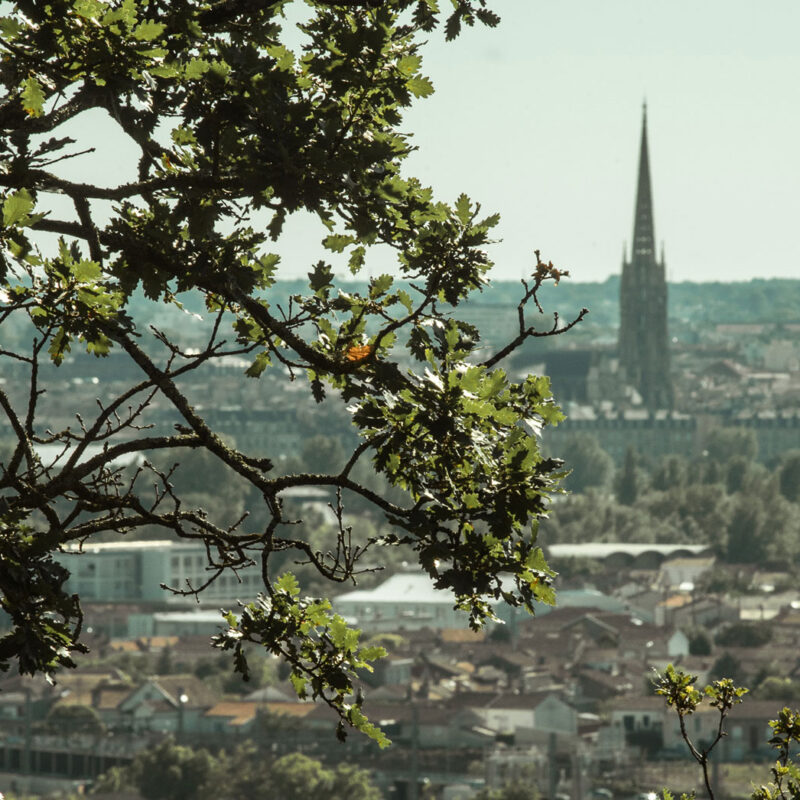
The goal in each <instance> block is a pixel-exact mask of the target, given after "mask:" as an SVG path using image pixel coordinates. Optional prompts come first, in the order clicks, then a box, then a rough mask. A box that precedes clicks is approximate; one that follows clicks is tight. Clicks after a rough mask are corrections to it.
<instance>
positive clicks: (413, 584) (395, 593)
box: [335, 572, 453, 606]
mask: <svg viewBox="0 0 800 800" xmlns="http://www.w3.org/2000/svg"><path fill="white" fill-rule="evenodd" d="M342 600H345V601H355V602H361V603H366V602H370V603H407V602H408V601H409V600H412V601H413V602H415V603H428V604H432V605H445V606H452V605H453V595H452V594H451V593H450V592H442V591H439V590H438V589H434V588H433V581H431V579H430V578H429V577H428V576H427V575H426V574H424V573H411V572H401V573H399V574H397V575H393V576H392V577H391V578H388V579H387V580H385V581H384V582H383V583H382V584H381V585H380V586H376V587H375V588H374V589H357V590H356V591H354V592H346V593H345V594H340V595H338V596H337V597H336V600H335V602H337V603H338V602H340V601H342Z"/></svg>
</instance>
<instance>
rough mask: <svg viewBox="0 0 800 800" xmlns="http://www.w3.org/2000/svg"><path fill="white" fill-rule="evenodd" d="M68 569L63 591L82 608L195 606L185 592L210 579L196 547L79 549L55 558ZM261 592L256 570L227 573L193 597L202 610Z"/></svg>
mask: <svg viewBox="0 0 800 800" xmlns="http://www.w3.org/2000/svg"><path fill="white" fill-rule="evenodd" d="M58 558H59V561H60V562H61V563H62V564H63V565H64V566H65V567H66V568H67V569H68V570H69V572H70V577H69V580H68V582H67V589H68V591H70V592H75V593H76V594H78V595H80V597H81V599H82V600H83V601H84V602H86V603H139V604H142V603H153V604H162V603H168V604H189V603H191V604H195V603H196V598H195V597H194V596H193V595H191V594H189V595H183V594H176V593H174V592H171V591H169V589H163V588H162V586H167V587H170V588H173V589H179V590H186V589H189V588H194V589H196V588H199V587H201V586H203V585H204V584H205V583H206V582H207V581H208V580H209V578H211V577H212V575H213V574H214V572H213V570H209V567H208V557H207V554H206V549H205V547H204V546H203V544H202V542H197V543H195V542H187V541H180V542H171V541H151V542H148V541H124V542H105V543H100V544H90V545H84V546H83V547H82V548H80V549H78V548H77V547H76V548H74V549H70V550H66V551H64V552H63V553H60V554H59V556H58ZM260 587H262V583H261V572H260V568H259V567H258V566H255V565H254V566H251V567H246V568H244V569H241V570H238V575H233V574H232V573H231V572H230V571H229V570H228V571H226V572H225V573H224V574H222V575H221V576H220V577H219V578H217V579H216V580H215V581H213V582H212V583H211V584H209V585H208V586H207V587H206V588H205V589H204V590H203V592H202V593H201V594H200V595H199V599H200V601H201V603H202V604H203V605H206V606H208V605H211V606H214V607H218V606H219V605H220V604H234V603H235V602H236V600H237V599H239V598H245V597H252V596H253V595H255V594H256V593H257V592H258V590H259V588H260Z"/></svg>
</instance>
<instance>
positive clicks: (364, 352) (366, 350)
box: [345, 344, 372, 361]
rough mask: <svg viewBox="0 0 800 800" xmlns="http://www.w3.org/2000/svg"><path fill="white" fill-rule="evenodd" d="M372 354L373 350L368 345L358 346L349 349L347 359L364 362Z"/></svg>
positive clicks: (346, 354)
mask: <svg viewBox="0 0 800 800" xmlns="http://www.w3.org/2000/svg"><path fill="white" fill-rule="evenodd" d="M371 352H372V348H371V347H370V346H369V345H368V344H362V345H358V344H357V345H353V346H352V347H348V348H347V352H346V353H345V358H347V360H348V361H363V360H364V359H365V358H367V356H369V354H370V353H371Z"/></svg>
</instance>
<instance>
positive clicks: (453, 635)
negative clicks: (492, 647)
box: [439, 628, 486, 643]
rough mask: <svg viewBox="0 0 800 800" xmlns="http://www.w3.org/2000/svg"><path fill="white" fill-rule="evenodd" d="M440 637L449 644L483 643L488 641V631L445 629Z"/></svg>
mask: <svg viewBox="0 0 800 800" xmlns="http://www.w3.org/2000/svg"><path fill="white" fill-rule="evenodd" d="M439 635H440V637H441V640H442V641H443V642H447V643H472V642H482V641H484V640H485V639H486V631H473V630H470V629H469V628H445V629H444V630H442V631H440V633H439Z"/></svg>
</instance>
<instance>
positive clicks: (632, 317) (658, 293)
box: [619, 106, 672, 410]
mask: <svg viewBox="0 0 800 800" xmlns="http://www.w3.org/2000/svg"><path fill="white" fill-rule="evenodd" d="M665 278H666V276H665V274H664V253H663V250H662V253H661V261H660V262H659V261H658V258H657V255H656V243H655V233H654V230H653V199H652V192H651V187H650V158H649V153H648V149H647V107H646V106H645V107H644V108H643V109H642V143H641V147H640V150H639V182H638V184H637V189H636V215H635V218H634V223H633V246H632V248H631V253H630V261H627V260H626V261H625V262H624V263H623V265H622V280H621V281H620V296H619V301H620V327H619V356H620V365H621V367H622V368H623V370H624V375H625V380H626V382H627V383H628V384H629V385H630V386H632V387H634V388H635V389H636V390H637V391H638V393H639V396H640V397H641V399H642V403H643V404H644V406H645V407H646V408H648V409H650V410H656V409H660V408H671V407H672V383H671V380H670V365H669V339H668V328H667V282H666V279H665Z"/></svg>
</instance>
